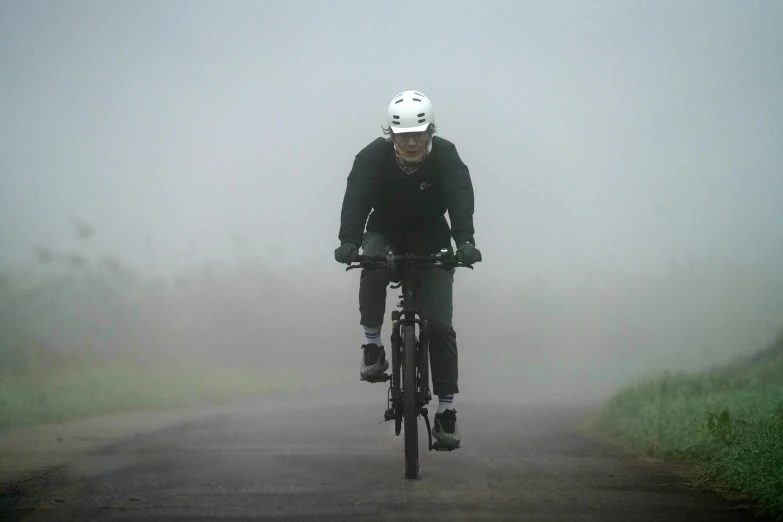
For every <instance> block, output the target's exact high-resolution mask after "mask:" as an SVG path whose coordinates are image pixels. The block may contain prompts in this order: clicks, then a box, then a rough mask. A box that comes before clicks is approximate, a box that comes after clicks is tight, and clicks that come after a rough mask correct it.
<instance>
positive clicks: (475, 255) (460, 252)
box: [454, 243, 481, 266]
mask: <svg viewBox="0 0 783 522" xmlns="http://www.w3.org/2000/svg"><path fill="white" fill-rule="evenodd" d="M454 257H455V258H456V259H457V261H459V262H460V263H462V264H463V265H467V266H470V265H472V264H473V263H478V262H479V261H481V251H480V250H479V249H478V248H476V247H474V246H473V245H472V244H470V243H462V244H461V245H460V246H459V247H457V251H456V252H455V253H454Z"/></svg>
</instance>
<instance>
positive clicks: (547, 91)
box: [0, 0, 783, 278]
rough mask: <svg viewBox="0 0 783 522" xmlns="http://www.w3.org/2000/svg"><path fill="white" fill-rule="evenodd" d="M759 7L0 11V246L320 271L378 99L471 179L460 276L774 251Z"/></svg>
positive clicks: (777, 213) (379, 117)
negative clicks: (449, 151) (397, 106)
mask: <svg viewBox="0 0 783 522" xmlns="http://www.w3.org/2000/svg"><path fill="white" fill-rule="evenodd" d="M781 27H783V2H778V1H759V2H743V1H739V0H737V1H734V2H719V1H711V2H678V1H669V2H644V3H643V2H591V3H588V2H562V1H561V2H499V1H495V2H487V3H481V2H475V1H473V2H455V1H448V2H446V1H443V2H432V1H427V2H403V1H397V2H380V1H371V2H368V1H366V0H362V1H350V2H349V1H336V2H326V1H322V2H314V1H312V2H304V1H295V2H294V1H292V2H287V1H286V2H284V1H276V2H273V1H265V2H263V1H252V2H251V1H248V2H240V1H230V2H229V1H220V2H204V1H198V2H197V1H188V2H185V1H184V0H181V1H176V2H175V1H169V2H162V1H151V0H148V1H143V2H120V1H86V2H64V1H62V2H55V1H46V2H43V1H17V2H11V1H7V2H2V3H0V260H2V261H12V262H21V261H25V260H28V259H31V255H30V250H31V247H32V246H35V245H45V246H49V247H52V248H54V249H57V250H74V251H75V250H77V249H80V248H83V247H82V246H80V245H79V244H78V243H77V242H76V241H75V240H74V238H73V232H72V229H71V225H70V223H71V220H72V219H74V218H77V219H81V220H84V221H87V222H89V223H92V224H94V225H95V227H96V230H97V235H96V236H95V238H94V240H93V244H92V245H90V246H89V247H88V251H89V252H95V253H101V254H113V255H116V256H118V257H119V258H121V259H123V260H126V261H127V262H129V263H131V264H135V265H137V266H139V267H145V268H148V269H151V268H153V267H162V266H166V267H169V268H171V267H174V268H176V269H179V268H181V267H184V266H188V265H192V264H198V263H201V262H203V261H205V260H217V261H221V260H230V259H231V258H232V256H233V255H234V254H235V253H236V252H235V248H234V246H233V245H234V243H233V240H232V237H234V236H237V237H240V238H242V240H243V242H244V248H245V251H246V252H248V253H251V254H259V253H260V254H261V255H264V256H265V257H267V259H268V261H269V262H271V263H275V264H278V265H282V264H288V263H297V264H298V263H300V262H302V260H303V259H304V257H305V256H311V257H312V259H313V261H314V262H316V263H319V264H320V265H325V264H327V263H334V260H333V257H332V251H333V249H334V248H335V247H336V246H337V231H338V228H339V215H340V205H341V202H342V196H343V191H344V189H345V178H346V176H347V174H348V172H349V169H350V167H351V163H352V161H353V157H354V155H355V154H356V153H357V152H358V151H359V150H360V149H361V148H362V147H364V146H365V145H366V144H367V143H368V142H370V141H371V140H373V139H374V138H376V137H377V136H379V135H380V130H381V125H383V124H385V117H386V106H387V104H388V103H389V101H390V99H391V98H392V97H393V96H394V95H395V94H397V93H398V92H400V91H402V90H407V89H417V90H420V91H423V92H424V93H425V94H427V95H428V96H429V97H430V98H431V100H432V101H433V104H434V108H435V119H436V122H437V123H438V126H439V133H440V135H441V136H442V137H444V138H446V139H449V140H451V141H453V142H454V143H455V144H456V146H457V150H458V151H459V153H460V154H461V156H462V158H463V160H464V161H465V163H466V164H467V165H468V167H469V168H470V170H471V175H472V177H473V182H474V188H475V195H476V214H475V226H476V241H477V244H478V246H479V247H480V248H481V249H482V251H483V252H484V257H485V266H484V268H493V269H514V270H515V275H512V276H511V277H516V278H521V277H524V274H532V273H537V272H547V271H559V272H561V273H562V272H568V271H577V270H581V269H583V268H584V267H590V266H593V267H594V266H600V267H603V268H610V269H612V268H619V269H635V270H638V269H643V270H657V269H661V268H666V267H668V266H670V264H671V263H672V262H673V260H685V259H691V258H697V259H702V260H709V261H713V262H718V263H730V262H734V263H740V264H742V265H743V266H748V267H755V268H757V269H762V270H768V271H770V272H771V271H775V270H778V271H779V270H780V267H783V31H782V30H781Z"/></svg>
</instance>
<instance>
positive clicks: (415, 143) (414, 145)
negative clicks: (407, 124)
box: [394, 131, 429, 156]
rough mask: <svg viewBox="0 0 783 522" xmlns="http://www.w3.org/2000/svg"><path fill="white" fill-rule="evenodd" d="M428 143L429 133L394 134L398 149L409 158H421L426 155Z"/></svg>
mask: <svg viewBox="0 0 783 522" xmlns="http://www.w3.org/2000/svg"><path fill="white" fill-rule="evenodd" d="M428 141H429V135H428V133H427V131H421V132H400V133H396V134H394V142H395V143H396V144H397V148H399V149H400V150H401V151H403V152H404V153H405V154H406V155H408V156H419V155H421V154H422V153H424V151H425V150H426V148H427V143H428Z"/></svg>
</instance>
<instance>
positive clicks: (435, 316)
mask: <svg viewBox="0 0 783 522" xmlns="http://www.w3.org/2000/svg"><path fill="white" fill-rule="evenodd" d="M387 246H388V242H387V240H386V238H385V237H383V236H382V235H381V234H376V233H369V232H368V233H366V234H364V238H363V239H362V249H363V250H364V254H366V255H384V254H385V253H386V248H387ZM418 274H419V280H420V281H421V288H420V289H419V292H418V294H419V296H420V298H419V300H418V301H417V305H418V308H419V312H420V313H421V316H422V318H423V319H426V320H427V325H428V332H429V339H430V368H431V369H432V372H431V373H432V392H433V393H434V394H435V395H450V394H453V393H459V387H458V386H457V377H458V372H457V334H456V332H455V331H454V328H453V327H452V325H451V316H452V310H453V307H452V286H453V284H454V270H448V271H447V270H443V269H442V268H435V267H428V268H421V269H419V270H418ZM390 281H391V274H390V273H389V272H388V271H387V270H381V269H378V270H366V269H363V270H362V275H361V279H360V282H359V313H360V315H361V321H360V323H361V325H362V326H367V327H370V328H377V327H380V326H382V325H383V320H384V314H385V313H386V288H387V287H388V285H389V283H390Z"/></svg>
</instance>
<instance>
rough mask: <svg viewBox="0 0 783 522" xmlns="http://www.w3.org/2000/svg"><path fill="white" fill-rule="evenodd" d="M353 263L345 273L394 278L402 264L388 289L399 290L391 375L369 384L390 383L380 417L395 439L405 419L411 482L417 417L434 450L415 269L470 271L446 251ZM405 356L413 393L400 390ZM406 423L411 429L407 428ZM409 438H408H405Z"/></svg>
mask: <svg viewBox="0 0 783 522" xmlns="http://www.w3.org/2000/svg"><path fill="white" fill-rule="evenodd" d="M357 261H359V265H353V266H349V267H348V268H346V270H351V269H354V268H366V269H378V268H386V269H390V270H391V271H392V273H394V274H397V273H399V272H398V268H399V267H398V266H397V264H398V263H401V264H402V277H401V279H400V281H399V282H398V283H397V284H395V285H392V288H400V287H402V294H401V295H400V299H401V300H400V302H399V303H398V304H397V307H398V308H400V310H395V311H393V312H392V314H391V318H392V334H391V341H392V343H391V344H392V345H391V356H392V364H391V370H392V372H391V373H392V375H391V376H389V375H383V376H382V377H381V378H378V379H375V380H372V381H371V382H386V381H391V383H390V384H389V393H388V396H387V401H388V406H389V407H388V408H387V410H386V412H385V413H384V419H385V420H386V421H391V420H394V421H395V434H396V435H397V436H399V435H400V432H401V430H402V424H403V416H404V415H405V417H406V420H405V422H406V426H405V430H406V444H405V446H406V448H405V449H406V477H407V478H415V477H416V476H418V441H417V438H418V435H417V434H416V432H417V429H416V417H418V416H419V415H421V416H422V417H424V422H425V424H426V427H427V439H428V449H429V450H430V451H432V450H433V449H437V448H435V446H434V445H433V444H432V429H431V426H430V421H429V417H428V411H427V408H426V407H425V406H426V405H427V404H428V403H429V402H430V401H431V400H432V394H431V391H430V372H429V370H430V364H429V363H430V361H429V335H428V331H427V330H428V329H427V321H426V320H425V319H423V318H422V317H421V314H420V312H419V309H418V306H417V305H416V301H417V298H418V290H419V289H420V286H421V285H420V280H419V276H418V269H419V268H425V267H433V268H434V267H437V268H441V269H445V270H449V269H453V268H456V267H466V268H471V269H472V268H473V267H472V266H467V265H463V264H460V263H457V262H456V261H455V260H454V258H453V257H449V256H448V251H447V250H446V249H443V250H441V252H440V253H438V254H431V255H412V254H406V255H395V254H394V253H393V252H392V251H391V250H388V251H387V254H386V256H358V258H357ZM417 325H418V327H419V335H418V336H416V333H415V332H416V326H417ZM406 331H407V332H408V333H411V332H412V333H413V336H414V338H415V339H414V341H413V342H412V343H406V339H405V334H404V332H406ZM405 346H408V350H410V351H411V352H412V353H406V351H408V350H405ZM406 356H410V357H412V358H413V360H414V365H415V368H414V369H413V370H411V368H410V366H406V370H405V371H407V372H408V374H407V375H408V379H409V381H408V382H409V383H410V382H411V381H410V377H411V375H412V374H415V377H414V379H413V383H414V384H413V386H412V388H413V389H405V384H403V386H402V387H401V386H400V380H401V373H404V372H402V371H401V366H402V363H403V360H404V358H405V357H406ZM410 393H413V394H415V399H414V401H413V404H411V402H410V401H409V396H406V394H410ZM406 399H408V400H406ZM406 412H407V413H406ZM408 423H410V424H411V425H408ZM409 434H410V435H411V436H412V438H409ZM414 468H415V470H414Z"/></svg>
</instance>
